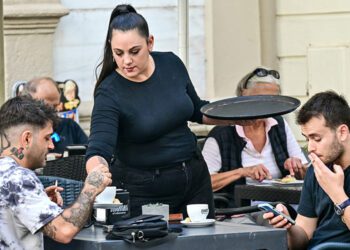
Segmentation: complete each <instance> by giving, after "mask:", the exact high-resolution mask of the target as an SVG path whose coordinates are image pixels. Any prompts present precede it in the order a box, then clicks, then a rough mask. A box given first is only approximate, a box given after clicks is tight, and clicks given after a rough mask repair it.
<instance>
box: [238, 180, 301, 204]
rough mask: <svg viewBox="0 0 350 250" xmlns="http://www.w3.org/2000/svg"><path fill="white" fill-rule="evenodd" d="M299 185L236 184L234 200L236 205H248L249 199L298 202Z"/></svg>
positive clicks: (288, 202)
mask: <svg viewBox="0 0 350 250" xmlns="http://www.w3.org/2000/svg"><path fill="white" fill-rule="evenodd" d="M300 194H301V187H280V186H268V185H236V186H235V202H236V205H237V206H238V207H241V206H249V205H250V201H251V200H258V201H282V202H285V203H287V204H299V200H300Z"/></svg>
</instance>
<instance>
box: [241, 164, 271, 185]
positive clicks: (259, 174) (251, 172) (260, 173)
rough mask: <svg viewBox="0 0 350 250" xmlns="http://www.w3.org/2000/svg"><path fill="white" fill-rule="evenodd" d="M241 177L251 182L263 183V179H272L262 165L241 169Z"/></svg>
mask: <svg viewBox="0 0 350 250" xmlns="http://www.w3.org/2000/svg"><path fill="white" fill-rule="evenodd" d="M242 171H243V177H249V178H251V179H253V180H257V181H260V182H261V181H263V180H265V179H272V176H271V174H270V172H269V170H268V169H267V168H266V167H265V166H264V165H263V164H258V165H254V166H251V167H244V168H242Z"/></svg>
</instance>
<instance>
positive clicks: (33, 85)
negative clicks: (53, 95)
mask: <svg viewBox="0 0 350 250" xmlns="http://www.w3.org/2000/svg"><path fill="white" fill-rule="evenodd" d="M43 81H46V82H51V83H52V84H53V85H54V86H55V87H56V89H57V91H58V93H61V90H60V88H59V87H58V84H57V82H56V81H55V80H54V79H52V78H51V77H36V78H33V79H31V80H30V81H29V82H27V83H26V84H25V85H24V89H23V92H22V93H23V94H22V95H32V94H35V93H36V91H37V89H38V85H39V84H40V83H41V82H43Z"/></svg>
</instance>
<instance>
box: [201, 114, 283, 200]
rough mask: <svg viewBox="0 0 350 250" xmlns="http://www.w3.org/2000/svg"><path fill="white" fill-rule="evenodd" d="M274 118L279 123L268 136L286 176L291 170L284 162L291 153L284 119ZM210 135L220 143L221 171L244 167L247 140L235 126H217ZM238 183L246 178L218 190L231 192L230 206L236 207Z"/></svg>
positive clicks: (279, 166) (277, 162) (281, 169)
mask: <svg viewBox="0 0 350 250" xmlns="http://www.w3.org/2000/svg"><path fill="white" fill-rule="evenodd" d="M273 118H274V119H275V120H276V121H277V123H278V125H277V126H272V127H271V129H270V131H269V132H268V136H269V139H270V143H271V147H272V151H273V154H274V156H275V160H276V164H277V166H278V168H279V169H280V171H281V173H282V176H286V175H288V174H289V172H288V171H287V170H285V169H284V162H285V161H286V160H287V159H288V158H289V154H288V148H287V136H286V131H285V125H284V120H283V118H282V117H281V116H276V117H273ZM208 137H213V138H214V139H215V140H216V141H217V143H218V145H219V149H220V155H221V163H222V165H221V169H220V171H219V172H227V171H230V170H234V169H238V168H241V167H242V151H243V149H244V147H245V145H246V144H247V142H246V141H245V140H244V139H243V138H242V137H240V136H239V135H238V134H237V131H236V129H235V127H234V126H216V127H214V128H213V129H212V130H211V131H210V133H209V134H208ZM236 184H238V185H240V184H245V178H240V179H238V180H236V181H235V182H233V183H231V184H230V185H227V186H226V187H224V188H222V189H220V190H219V191H218V192H220V193H222V192H225V193H227V194H229V196H230V198H231V201H230V207H233V206H234V207H235V205H234V188H235V185H236Z"/></svg>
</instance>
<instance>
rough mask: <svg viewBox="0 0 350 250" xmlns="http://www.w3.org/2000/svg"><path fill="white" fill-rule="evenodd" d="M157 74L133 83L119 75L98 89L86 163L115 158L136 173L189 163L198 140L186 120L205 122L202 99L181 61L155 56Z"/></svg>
mask: <svg viewBox="0 0 350 250" xmlns="http://www.w3.org/2000/svg"><path fill="white" fill-rule="evenodd" d="M151 55H152V57H153V59H154V62H155V71H154V72H153V74H152V75H151V76H150V78H149V79H147V80H146V81H144V82H133V81H130V80H127V79H126V78H124V77H122V76H121V75H120V74H118V73H117V72H116V71H114V72H113V73H111V74H110V75H109V76H108V77H107V78H106V79H105V80H104V81H103V82H102V83H101V85H100V86H99V87H98V89H97V91H96V95H95V101H94V108H93V112H92V118H91V133H90V137H89V146H88V150H87V158H89V157H91V156H94V155H100V156H102V157H104V158H105V159H106V160H107V161H110V159H111V157H112V155H113V154H114V153H115V154H116V158H117V159H118V160H119V161H120V162H121V163H122V164H124V165H126V166H130V167H135V168H156V167H161V166H165V165H169V164H173V163H176V162H180V161H185V160H188V159H190V158H191V157H192V156H193V154H194V152H195V150H196V138H195V135H194V134H193V133H192V132H191V131H190V129H189V128H188V126H187V121H189V120H190V121H194V122H199V123H201V122H202V114H201V112H200V108H201V107H202V106H203V105H204V104H206V103H207V102H205V101H202V100H200V98H199V97H198V95H197V93H196V91H195V89H194V87H193V85H192V82H191V80H190V78H189V75H188V72H187V70H186V68H185V66H184V64H183V63H182V62H181V60H180V59H179V58H178V57H177V56H175V55H174V54H173V53H170V52H152V54H151Z"/></svg>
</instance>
